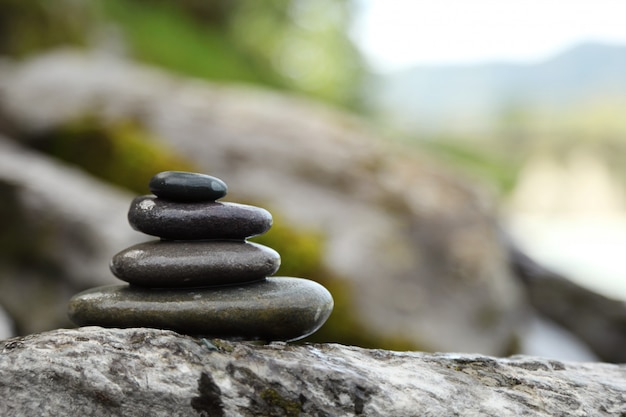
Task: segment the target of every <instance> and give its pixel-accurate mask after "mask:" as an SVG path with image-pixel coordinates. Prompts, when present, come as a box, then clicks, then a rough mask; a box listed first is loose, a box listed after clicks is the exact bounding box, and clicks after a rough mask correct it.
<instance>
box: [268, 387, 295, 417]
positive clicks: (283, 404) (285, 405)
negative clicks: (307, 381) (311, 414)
mask: <svg viewBox="0 0 626 417" xmlns="http://www.w3.org/2000/svg"><path fill="white" fill-rule="evenodd" d="M260 397H261V398H262V399H263V401H265V402H266V403H267V404H268V405H269V406H270V407H276V408H280V409H281V410H283V412H284V413H285V414H284V415H285V416H287V417H297V416H299V415H300V412H301V411H302V404H301V403H300V402H299V401H295V400H289V399H287V398H284V397H283V396H281V395H280V394H279V393H278V392H277V391H276V390H274V389H271V388H267V389H264V390H263V391H261V394H260Z"/></svg>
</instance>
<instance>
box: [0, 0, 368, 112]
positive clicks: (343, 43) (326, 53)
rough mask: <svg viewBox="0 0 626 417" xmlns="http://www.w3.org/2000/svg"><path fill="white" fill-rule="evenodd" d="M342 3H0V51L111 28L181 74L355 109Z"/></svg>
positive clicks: (26, 50)
mask: <svg viewBox="0 0 626 417" xmlns="http://www.w3.org/2000/svg"><path fill="white" fill-rule="evenodd" d="M350 4H351V2H350V1H349V0H338V1H337V0H322V1H319V0H318V1H315V0H272V1H257V0H229V1H224V0H204V1H203V0H181V1H177V2H172V1H169V0H102V1H99V2H89V1H88V2H76V1H72V0H59V1H58V2H56V3H54V4H51V3H50V2H46V1H44V0H0V6H1V7H2V13H1V14H0V53H1V54H4V55H9V56H24V55H27V54H32V53H34V52H38V51H42V50H45V49H49V48H52V47H55V46H59V45H74V46H85V45H88V44H90V43H93V40H96V39H101V37H102V35H103V34H104V35H105V36H106V35H107V33H109V34H110V33H112V31H110V30H109V29H111V27H114V28H115V29H117V30H118V31H119V33H121V34H122V38H123V39H122V40H123V42H124V46H126V47H127V49H128V51H129V52H130V54H131V56H133V57H135V58H137V59H139V60H142V61H144V62H148V63H150V64H154V65H157V66H161V67H163V68H166V69H168V70H171V71H174V72H178V73H180V74H185V75H190V76H194V77H199V78H203V79H209V80H218V81H235V82H245V83H254V84H261V85H265V86H270V87H272V88H279V89H286V90H291V91H296V92H300V93H304V94H306V95H310V96H314V97H317V98H321V99H323V100H326V101H329V102H332V103H335V104H339V105H342V106H348V107H351V108H357V107H359V105H360V104H361V103H360V93H359V88H360V85H359V83H360V81H361V75H362V73H363V65H362V63H361V59H360V55H359V54H358V52H357V49H356V48H355V47H354V45H353V44H352V42H351V40H350V38H349V37H348V34H347V28H348V23H349V19H350V12H351V8H350Z"/></svg>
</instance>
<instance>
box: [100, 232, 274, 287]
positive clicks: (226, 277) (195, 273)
mask: <svg viewBox="0 0 626 417" xmlns="http://www.w3.org/2000/svg"><path fill="white" fill-rule="evenodd" d="M279 266H280V255H279V254H278V252H276V251H275V250H273V249H271V248H268V247H267V246H263V245H259V244H256V243H250V242H242V241H204V240H203V241H183V242H175V241H167V240H157V241H152V242H145V243H140V244H138V245H134V246H131V247H129V248H127V249H125V250H123V251H121V252H120V253H118V254H117V255H115V256H113V259H112V261H111V264H110V267H111V271H112V272H113V274H114V275H115V276H116V277H118V278H120V279H122V280H124V281H126V282H129V283H131V284H134V285H140V286H142V287H152V288H163V287H207V286H219V285H234V284H239V283H244V282H252V281H259V280H262V279H264V278H265V277H268V276H270V275H273V274H275V273H276V271H277V270H278V267H279Z"/></svg>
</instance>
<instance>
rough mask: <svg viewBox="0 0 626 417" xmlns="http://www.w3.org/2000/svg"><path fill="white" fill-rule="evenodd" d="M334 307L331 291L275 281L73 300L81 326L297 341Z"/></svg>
mask: <svg viewBox="0 0 626 417" xmlns="http://www.w3.org/2000/svg"><path fill="white" fill-rule="evenodd" d="M332 309H333V299H332V296H331V295H330V293H329V292H328V291H327V290H326V288H324V287H322V286H321V285H319V284H318V283H316V282H313V281H309V280H306V279H302V278H288V277H280V278H279V277H276V278H267V279H266V280H264V281H260V282H255V283H252V284H248V285H240V286H231V287H221V288H211V289H208V288H205V289H194V290H182V289H179V290H149V289H146V288H141V287H135V286H129V285H112V286H105V287H98V288H93V289H90V290H87V291H84V292H82V293H80V294H77V295H75V296H74V297H72V299H71V300H70V302H69V316H70V319H71V320H72V321H73V322H74V323H76V324H77V325H80V326H89V325H97V326H103V327H118V328H130V327H152V328H157V329H170V330H174V331H177V332H179V333H186V334H191V335H203V336H211V337H224V338H232V339H243V340H266V341H270V340H286V341H289V340H297V339H301V338H303V337H306V336H308V335H310V334H311V333H313V332H315V331H316V330H317V329H319V328H320V327H321V326H322V324H324V322H325V321H326V319H327V318H328V316H329V315H330V313H331V311H332Z"/></svg>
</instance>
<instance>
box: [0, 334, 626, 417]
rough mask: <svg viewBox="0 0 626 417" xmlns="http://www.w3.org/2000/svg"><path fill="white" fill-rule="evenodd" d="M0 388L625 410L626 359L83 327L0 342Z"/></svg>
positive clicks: (45, 397)
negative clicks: (262, 341) (254, 340)
mask: <svg viewBox="0 0 626 417" xmlns="http://www.w3.org/2000/svg"><path fill="white" fill-rule="evenodd" d="M0 398H2V401H0V414H1V415H13V416H34V415H36V416H59V415H88V416H94V417H97V416H107V417H109V416H126V417H133V416H146V415H150V416H168V417H174V416H213V417H219V416H303V417H305V416H358V415H362V416H369V417H376V416H455V415H456V416H458V415H463V416H474V415H476V416H497V417H502V416H522V415H523V416H529V417H532V416H542V417H543V416H570V415H580V416H623V415H624V414H625V413H626V365H610V364H603V363H567V362H559V361H554V360H547V359H541V358H536V357H525V356H517V357H511V358H495V357H489V356H482V355H470V354H452V353H448V354H443V353H442V354H425V353H419V352H391V351H383V350H366V349H360V348H356V347H349V346H342V345H336V344H322V345H304V346H302V345H300V346H298V345H287V344H284V343H273V344H269V345H254V344H247V343H233V342H226V341H223V340H215V339H214V340H211V341H202V340H198V339H194V338H191V337H187V336H181V335H178V334H176V333H173V332H170V331H162V330H152V329H126V330H119V329H102V328H99V327H87V328H81V329H76V330H56V331H52V332H48V333H42V334H36V335H32V336H28V337H24V338H16V339H11V340H6V341H4V342H0Z"/></svg>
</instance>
